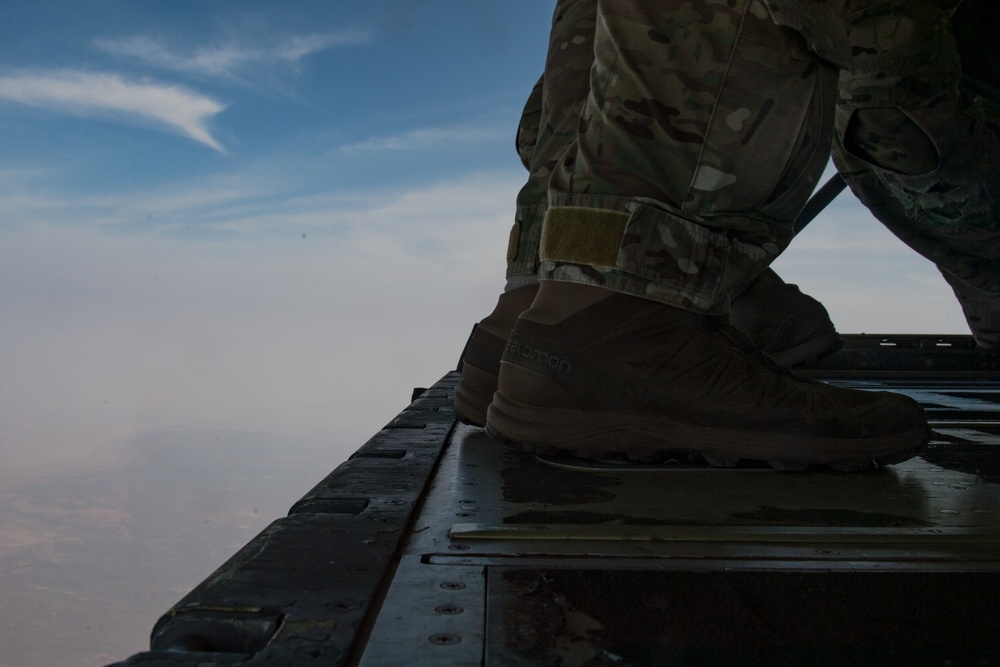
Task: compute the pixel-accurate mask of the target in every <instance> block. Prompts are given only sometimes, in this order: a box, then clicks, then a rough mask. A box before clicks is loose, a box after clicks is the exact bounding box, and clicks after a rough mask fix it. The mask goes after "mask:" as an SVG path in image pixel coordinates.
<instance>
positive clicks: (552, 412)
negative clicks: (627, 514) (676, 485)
mask: <svg viewBox="0 0 1000 667" xmlns="http://www.w3.org/2000/svg"><path fill="white" fill-rule="evenodd" d="M486 432H487V433H488V434H489V435H490V436H491V437H493V438H494V439H496V440H498V441H501V442H505V443H510V444H512V445H514V446H516V447H517V448H519V449H522V450H526V451H531V452H536V453H540V454H552V453H568V454H572V455H574V456H580V457H584V458H604V457H608V456H625V457H627V458H628V459H630V460H638V461H652V460H657V459H661V458H664V457H666V456H677V455H688V456H690V457H693V458H695V459H699V458H700V459H703V460H704V461H706V462H707V463H709V464H710V465H714V466H727V467H729V466H735V465H736V464H737V463H738V462H739V461H744V460H748V461H766V462H767V463H769V464H770V465H771V466H772V467H774V468H777V469H780V470H804V469H805V468H806V467H807V466H808V465H810V464H825V465H829V466H831V467H833V468H834V469H837V470H859V469H864V468H868V467H870V466H871V464H872V462H873V461H874V462H876V463H897V462H900V461H905V460H906V459H909V458H911V457H912V456H914V455H915V454H916V453H917V452H918V451H919V450H920V449H921V448H922V447H924V445H925V444H926V442H927V437H928V427H927V422H926V420H925V418H924V415H923V410H922V409H921V408H920V406H919V405H918V404H917V403H916V402H915V401H913V400H911V399H910V398H908V397H906V396H902V395H900V394H893V393H888V392H866V391H857V390H851V389H844V388H839V387H833V386H830V385H826V384H822V383H819V382H815V381H812V380H807V379H803V378H800V377H798V376H796V375H794V374H793V373H791V372H790V371H787V370H784V369H782V368H781V367H779V366H778V365H777V364H775V363H774V362H773V361H772V360H771V359H770V358H768V357H766V356H765V355H763V354H761V353H760V351H759V350H756V349H755V348H753V347H752V346H751V345H750V344H749V343H747V342H746V337H745V336H743V335H742V334H740V333H739V332H738V331H736V330H734V329H733V328H732V327H729V326H727V325H719V324H717V323H716V322H715V320H713V319H712V318H710V317H708V316H705V315H700V314H696V313H690V312H688V311H684V310H681V309H678V308H673V307H671V306H666V305H664V304H661V303H658V302H654V301H649V300H646V299H640V298H638V297H633V296H629V295H625V294H618V293H615V292H610V291H607V290H603V289H600V288H596V287H591V286H586V285H577V284H572V283H559V282H551V281H549V282H544V283H543V284H542V286H541V289H540V290H539V293H538V296H537V297H536V299H535V301H534V304H533V305H532V307H531V308H530V309H529V310H528V311H526V312H525V313H523V314H522V315H521V317H520V318H519V319H518V321H517V323H516V324H515V326H514V329H513V331H512V332H511V336H510V339H509V341H508V343H507V346H506V348H505V350H504V354H503V361H502V363H501V366H500V375H499V388H498V391H497V393H496V394H495V396H494V398H493V403H492V404H491V405H490V407H489V410H488V413H487V425H486Z"/></svg>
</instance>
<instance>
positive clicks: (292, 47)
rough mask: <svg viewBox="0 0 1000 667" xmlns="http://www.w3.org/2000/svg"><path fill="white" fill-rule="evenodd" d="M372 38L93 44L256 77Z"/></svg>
mask: <svg viewBox="0 0 1000 667" xmlns="http://www.w3.org/2000/svg"><path fill="white" fill-rule="evenodd" d="M369 39H370V36H369V35H368V33H364V32H338V33H323V34H312V35H295V36H291V37H283V38H281V39H278V40H274V39H268V40H265V41H264V42H263V43H261V42H255V43H250V42H248V41H245V40H244V41H237V40H230V41H227V42H223V43H218V44H213V45H210V46H202V47H198V48H193V49H184V48H180V47H177V46H173V45H169V44H166V43H165V42H163V41H161V40H157V39H154V38H152V37H149V36H147V35H132V36H130V37H125V38H119V39H99V40H97V41H95V42H94V45H95V46H96V47H97V48H98V49H100V50H101V51H104V52H105V53H109V54H111V55H113V56H116V57H119V58H126V59H130V60H136V61H138V62H140V63H143V64H144V65H147V66H152V67H157V68H160V69H164V70H169V71H174V72H182V73H185V74H189V75H197V76H204V77H214V78H215V77H217V78H228V79H236V80H241V81H257V80H260V79H261V78H266V77H268V76H271V75H273V74H274V73H275V72H276V71H282V70H284V71H288V70H291V71H296V70H297V69H298V67H299V63H300V61H301V60H302V59H304V58H306V57H307V56H310V55H312V54H314V53H319V52H320V51H325V50H327V49H331V48H334V47H338V46H351V45H355V44H361V43H364V42H366V41H368V40H369Z"/></svg>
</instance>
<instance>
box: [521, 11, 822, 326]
mask: <svg viewBox="0 0 1000 667" xmlns="http://www.w3.org/2000/svg"><path fill="white" fill-rule="evenodd" d="M597 16H598V20H597V32H596V35H595V54H596V56H595V59H594V64H593V67H592V72H591V79H590V82H591V83H590V86H591V88H590V95H589V96H588V98H587V100H586V103H585V105H584V109H583V112H582V114H581V117H580V125H579V130H578V134H577V141H576V143H575V144H574V146H573V147H571V148H570V149H569V150H568V151H566V152H565V153H564V155H563V157H562V159H561V160H560V162H559V164H558V165H557V168H556V170H555V171H554V172H553V174H552V177H551V178H550V180H549V188H550V190H549V206H550V207H552V208H555V207H567V208H568V209H570V210H573V209H580V208H592V209H602V210H610V211H616V212H625V213H628V214H629V218H628V221H627V223H626V224H625V228H624V230H623V234H622V236H621V239H622V241H621V244H620V247H619V248H618V249H617V251H618V252H617V261H616V262H615V263H614V265H611V266H593V265H585V264H581V263H578V262H574V261H573V257H567V256H558V257H556V256H547V255H546V254H545V252H544V248H545V241H544V235H543V241H542V247H543V254H542V259H543V260H545V261H543V263H542V266H541V271H540V277H541V278H542V279H555V280H564V281H571V282H580V283H585V284H594V285H599V286H602V287H606V288H609V289H614V290H616V291H621V292H625V293H629V294H634V295H636V296H642V297H645V298H651V299H655V300H658V301H662V302H664V303H669V304H671V305H675V306H679V307H683V308H687V309H690V310H696V311H702V312H720V313H721V312H725V311H726V310H728V299H727V297H726V294H727V291H729V290H731V289H733V288H735V287H736V286H737V285H739V284H740V283H742V282H745V281H747V280H748V279H750V278H752V277H753V276H754V275H756V274H757V273H759V272H760V271H761V270H763V269H764V268H765V267H766V266H767V265H768V264H769V263H770V262H771V261H772V260H773V259H774V258H775V257H777V255H778V254H779V253H780V252H781V250H783V249H784V247H785V246H786V245H787V243H788V241H789V240H790V239H791V236H792V221H793V219H794V217H795V215H796V213H797V212H798V211H799V210H800V208H801V207H802V205H803V204H804V202H805V201H806V199H807V198H808V196H809V194H810V193H811V191H812V190H813V188H814V187H815V185H816V181H817V179H818V178H819V176H820V174H821V172H822V170H823V167H824V166H825V164H826V161H827V159H828V155H829V146H830V140H831V132H832V127H833V110H834V109H833V105H834V102H835V99H834V96H833V94H832V92H833V91H834V90H835V86H836V77H837V70H836V68H834V67H833V66H832V65H830V64H828V63H826V62H825V61H824V60H822V59H820V58H819V57H818V56H816V55H815V54H813V53H812V52H811V51H810V50H809V48H808V43H807V42H806V40H805V39H804V37H803V36H802V35H800V34H799V33H797V32H795V31H793V30H791V29H789V28H785V27H781V26H778V25H777V24H776V23H775V22H774V21H773V20H772V19H771V17H770V15H769V14H768V11H767V9H766V7H765V6H764V5H763V4H762V3H761V2H760V1H759V0H695V1H690V0H683V1H681V0H671V1H657V2H650V1H648V0H647V1H641V0H614V1H599V2H598V4H597ZM560 228H561V229H565V228H566V226H565V225H561V226H560Z"/></svg>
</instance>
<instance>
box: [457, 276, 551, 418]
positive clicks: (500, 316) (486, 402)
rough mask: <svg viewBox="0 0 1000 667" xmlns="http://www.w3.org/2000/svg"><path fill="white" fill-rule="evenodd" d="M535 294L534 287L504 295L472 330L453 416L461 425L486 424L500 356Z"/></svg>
mask: <svg viewBox="0 0 1000 667" xmlns="http://www.w3.org/2000/svg"><path fill="white" fill-rule="evenodd" d="M537 292H538V285H537V284H535V285H527V286H525V287H520V288H518V289H516V290H511V291H510V292H504V293H503V294H501V295H500V298H499V299H498V300H497V305H496V308H494V309H493V312H492V313H490V315H489V316H488V317H487V318H486V319H484V320H483V321H482V322H480V323H479V324H477V325H476V328H475V329H474V330H473V332H472V337H471V338H470V339H469V344H468V345H467V346H466V348H465V355H464V356H463V357H462V379H461V381H460V382H459V384H458V389H457V390H456V391H455V414H456V415H457V416H458V419H459V421H461V422H462V423H464V424H470V425H472V426H485V425H486V408H488V407H489V406H490V403H491V402H492V401H493V394H494V392H496V390H497V375H498V374H499V373H500V357H501V356H502V355H503V349H504V346H505V345H506V344H507V337H508V336H510V330H511V329H513V328H514V322H516V321H517V318H518V316H519V315H520V314H521V313H522V312H524V311H525V310H527V309H528V307H529V306H531V302H532V301H534V300H535V294H536V293H537Z"/></svg>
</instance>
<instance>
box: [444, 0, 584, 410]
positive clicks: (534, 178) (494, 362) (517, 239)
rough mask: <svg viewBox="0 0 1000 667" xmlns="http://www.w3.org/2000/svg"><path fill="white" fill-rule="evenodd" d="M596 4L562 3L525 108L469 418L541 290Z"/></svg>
mask: <svg viewBox="0 0 1000 667" xmlns="http://www.w3.org/2000/svg"><path fill="white" fill-rule="evenodd" d="M596 12H597V0H559V2H558V3H557V4H556V8H555V12H554V14H553V17H552V28H551V31H550V34H549V47H548V54H547V56H546V61H545V72H544V74H543V75H542V77H541V79H539V81H538V83H537V84H536V85H535V87H534V89H533V90H532V91H531V95H530V96H529V97H528V101H527V103H526V104H525V107H524V111H523V112H522V114H521V121H520V124H519V126H518V132H517V150H518V153H519V155H520V156H521V162H522V163H523V164H524V166H525V168H526V169H527V170H528V180H527V182H526V183H525V185H524V187H522V188H521V191H520V192H519V193H518V196H517V209H516V213H515V218H514V226H513V227H512V229H511V232H510V240H509V242H508V246H507V284H506V287H505V289H504V292H503V294H501V295H500V298H499V299H498V300H497V304H496V306H495V307H494V309H493V312H491V313H490V314H489V315H488V316H487V317H486V318H484V319H483V320H481V321H480V322H479V324H478V325H477V326H476V330H475V332H474V333H473V336H472V338H471V339H470V341H469V344H468V346H467V347H466V353H465V358H464V359H463V360H462V361H463V365H462V369H463V371H462V379H461V382H460V383H459V386H458V389H457V391H456V394H455V411H456V413H457V414H458V417H459V419H460V420H461V421H463V422H465V423H467V424H474V425H477V426H483V425H485V424H486V409H487V407H488V406H489V404H490V402H491V401H492V400H493V393H494V392H495V391H496V388H497V374H498V373H499V370H500V357H501V355H502V354H503V348H504V345H505V344H506V342H507V337H508V335H509V334H510V331H511V329H512V328H513V327H514V322H515V321H516V320H517V318H518V316H519V315H520V314H521V313H522V312H524V311H525V310H527V308H528V307H529V306H530V305H531V302H532V301H533V300H534V298H535V294H536V293H537V291H538V265H539V260H538V242H539V239H540V237H541V233H542V222H543V220H544V218H545V211H546V210H547V208H548V206H547V201H546V200H547V196H548V181H549V175H550V174H551V172H552V168H553V167H554V165H555V164H556V162H557V160H558V158H559V157H560V155H561V154H562V153H563V151H565V150H566V149H567V148H568V147H569V146H570V145H571V144H572V142H573V140H574V139H575V138H576V121H577V118H578V117H579V115H580V110H581V108H582V106H583V103H584V101H585V100H586V98H587V93H588V91H589V90H590V85H589V76H590V69H591V64H592V62H593V58H594V21H595V20H596Z"/></svg>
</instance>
